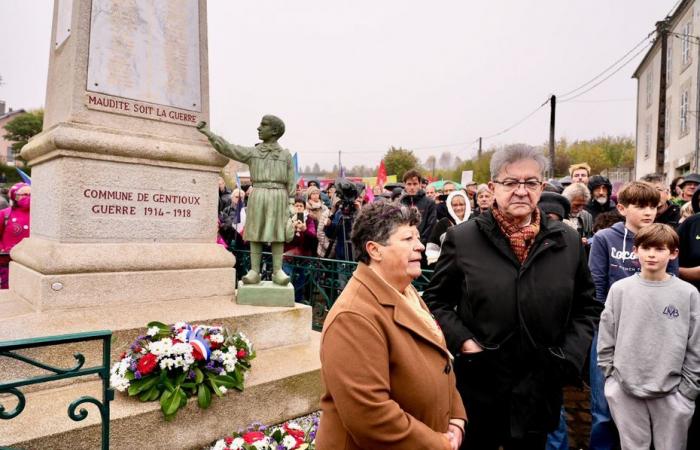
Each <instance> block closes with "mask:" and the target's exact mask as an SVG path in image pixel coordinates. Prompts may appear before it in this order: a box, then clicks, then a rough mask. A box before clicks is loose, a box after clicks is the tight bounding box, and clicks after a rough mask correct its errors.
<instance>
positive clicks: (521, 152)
mask: <svg viewBox="0 0 700 450" xmlns="http://www.w3.org/2000/svg"><path fill="white" fill-rule="evenodd" d="M525 159H531V160H533V161H535V162H536V163H537V165H538V166H540V175H542V176H544V173H545V172H546V171H547V169H548V168H549V161H547V158H545V157H544V155H543V154H542V152H541V151H539V150H537V149H536V148H535V147H533V146H531V145H527V144H513V145H509V146H507V147H504V148H502V149H501V150H498V151H496V153H494V154H493V156H492V157H491V165H490V169H491V179H492V180H495V179H496V177H497V176H498V174H499V173H501V171H502V170H503V169H504V168H505V167H506V166H507V165H508V164H513V163H514V162H517V161H522V160H525Z"/></svg>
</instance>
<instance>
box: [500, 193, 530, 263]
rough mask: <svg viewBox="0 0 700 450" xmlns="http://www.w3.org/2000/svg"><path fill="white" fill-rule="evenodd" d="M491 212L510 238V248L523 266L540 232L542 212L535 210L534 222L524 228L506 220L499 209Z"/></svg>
mask: <svg viewBox="0 0 700 450" xmlns="http://www.w3.org/2000/svg"><path fill="white" fill-rule="evenodd" d="M491 212H492V213H493V217H494V218H495V219H496V222H498V226H499V227H500V228H501V231H502V232H503V234H504V235H505V236H506V237H507V238H508V241H509V242H510V248H512V249H513V253H515V256H516V257H517V258H518V261H520V263H521V264H522V262H523V261H525V258H527V254H528V252H529V251H530V248H531V247H532V243H533V242H534V240H535V236H537V233H539V231H540V210H539V209H538V208H535V211H534V212H533V213H532V221H531V222H530V224H529V225H525V226H524V227H521V226H518V225H517V224H515V223H513V222H511V221H509V220H508V219H506V217H505V216H504V215H503V213H502V212H501V211H500V210H499V209H498V208H497V207H494V208H492V209H491Z"/></svg>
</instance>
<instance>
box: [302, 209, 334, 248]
mask: <svg viewBox="0 0 700 450" xmlns="http://www.w3.org/2000/svg"><path fill="white" fill-rule="evenodd" d="M306 210H307V211H308V212H309V215H310V216H312V217H313V218H314V219H316V223H317V225H316V239H318V246H317V247H316V250H315V252H316V254H315V255H313V256H318V257H320V258H323V257H325V255H326V251H327V250H328V246H329V245H330V239H328V236H326V232H325V227H326V220H328V218H329V217H330V210H329V209H328V208H327V207H326V205H325V204H324V203H323V202H322V201H321V202H319V203H318V204H314V203H313V202H311V201H307V202H306Z"/></svg>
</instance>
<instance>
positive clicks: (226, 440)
mask: <svg viewBox="0 0 700 450" xmlns="http://www.w3.org/2000/svg"><path fill="white" fill-rule="evenodd" d="M224 442H226V445H231V444H233V438H232V437H230V436H229V437H226V438H224Z"/></svg>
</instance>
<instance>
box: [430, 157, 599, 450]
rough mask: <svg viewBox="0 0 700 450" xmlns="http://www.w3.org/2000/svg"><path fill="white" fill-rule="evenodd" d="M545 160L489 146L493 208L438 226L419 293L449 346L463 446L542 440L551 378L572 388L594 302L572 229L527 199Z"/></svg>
mask: <svg viewBox="0 0 700 450" xmlns="http://www.w3.org/2000/svg"><path fill="white" fill-rule="evenodd" d="M547 163H548V162H547V159H546V158H545V157H544V155H543V154H542V153H541V152H539V151H537V150H536V149H535V148H533V147H531V146H528V145H522V144H519V145H512V146H508V147H506V148H504V149H502V150H499V151H497V152H496V153H494V155H493V157H492V159H491V164H490V171H491V181H490V182H489V187H490V188H491V189H492V190H493V192H494V196H495V204H494V206H493V207H492V208H491V209H490V210H488V211H486V212H484V213H482V214H480V215H479V216H477V217H475V218H474V219H472V220H470V221H468V222H466V223H464V224H462V225H459V226H455V227H452V228H450V229H449V230H448V231H447V233H446V235H445V240H444V242H443V244H442V251H441V254H440V258H439V259H438V261H437V264H436V267H435V273H434V274H433V277H432V279H431V281H430V285H429V287H428V288H427V289H426V291H425V293H424V298H425V301H426V303H427V304H428V306H429V307H430V309H431V311H432V312H433V314H434V315H435V316H436V318H437V320H438V322H439V324H440V327H441V328H442V330H443V331H444V333H445V337H446V338H447V347H448V349H449V350H450V352H452V354H454V355H455V357H456V359H455V363H454V364H455V372H456V375H457V387H458V389H459V391H460V393H461V394H462V399H463V400H464V405H465V407H466V408H467V411H468V412H469V423H468V426H467V434H466V437H465V443H464V448H475V449H480V450H496V449H498V448H499V447H502V448H503V449H504V450H512V449H544V448H545V442H546V439H547V434H548V433H549V432H550V431H552V430H554V429H555V428H556V427H557V426H558V424H559V418H560V408H561V405H562V387H563V386H564V385H566V384H575V385H579V386H580V385H581V380H582V371H583V367H584V363H585V361H586V358H587V355H588V349H589V347H590V345H591V340H592V336H593V330H594V328H595V326H596V325H597V323H598V318H599V316H600V312H601V310H602V305H601V304H600V303H598V302H596V301H595V298H594V286H593V282H592V280H591V275H590V272H589V270H588V266H587V263H586V252H585V250H584V247H583V244H582V243H581V239H580V237H579V234H578V233H577V232H576V231H574V230H573V229H572V228H571V227H569V226H568V225H565V224H563V223H561V222H558V221H552V220H550V219H549V218H548V217H547V216H546V215H545V214H543V213H542V212H541V211H540V210H539V209H538V208H537V203H538V201H539V199H540V195H541V193H542V190H543V178H544V173H545V171H546V169H547V165H548V164H547Z"/></svg>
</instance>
